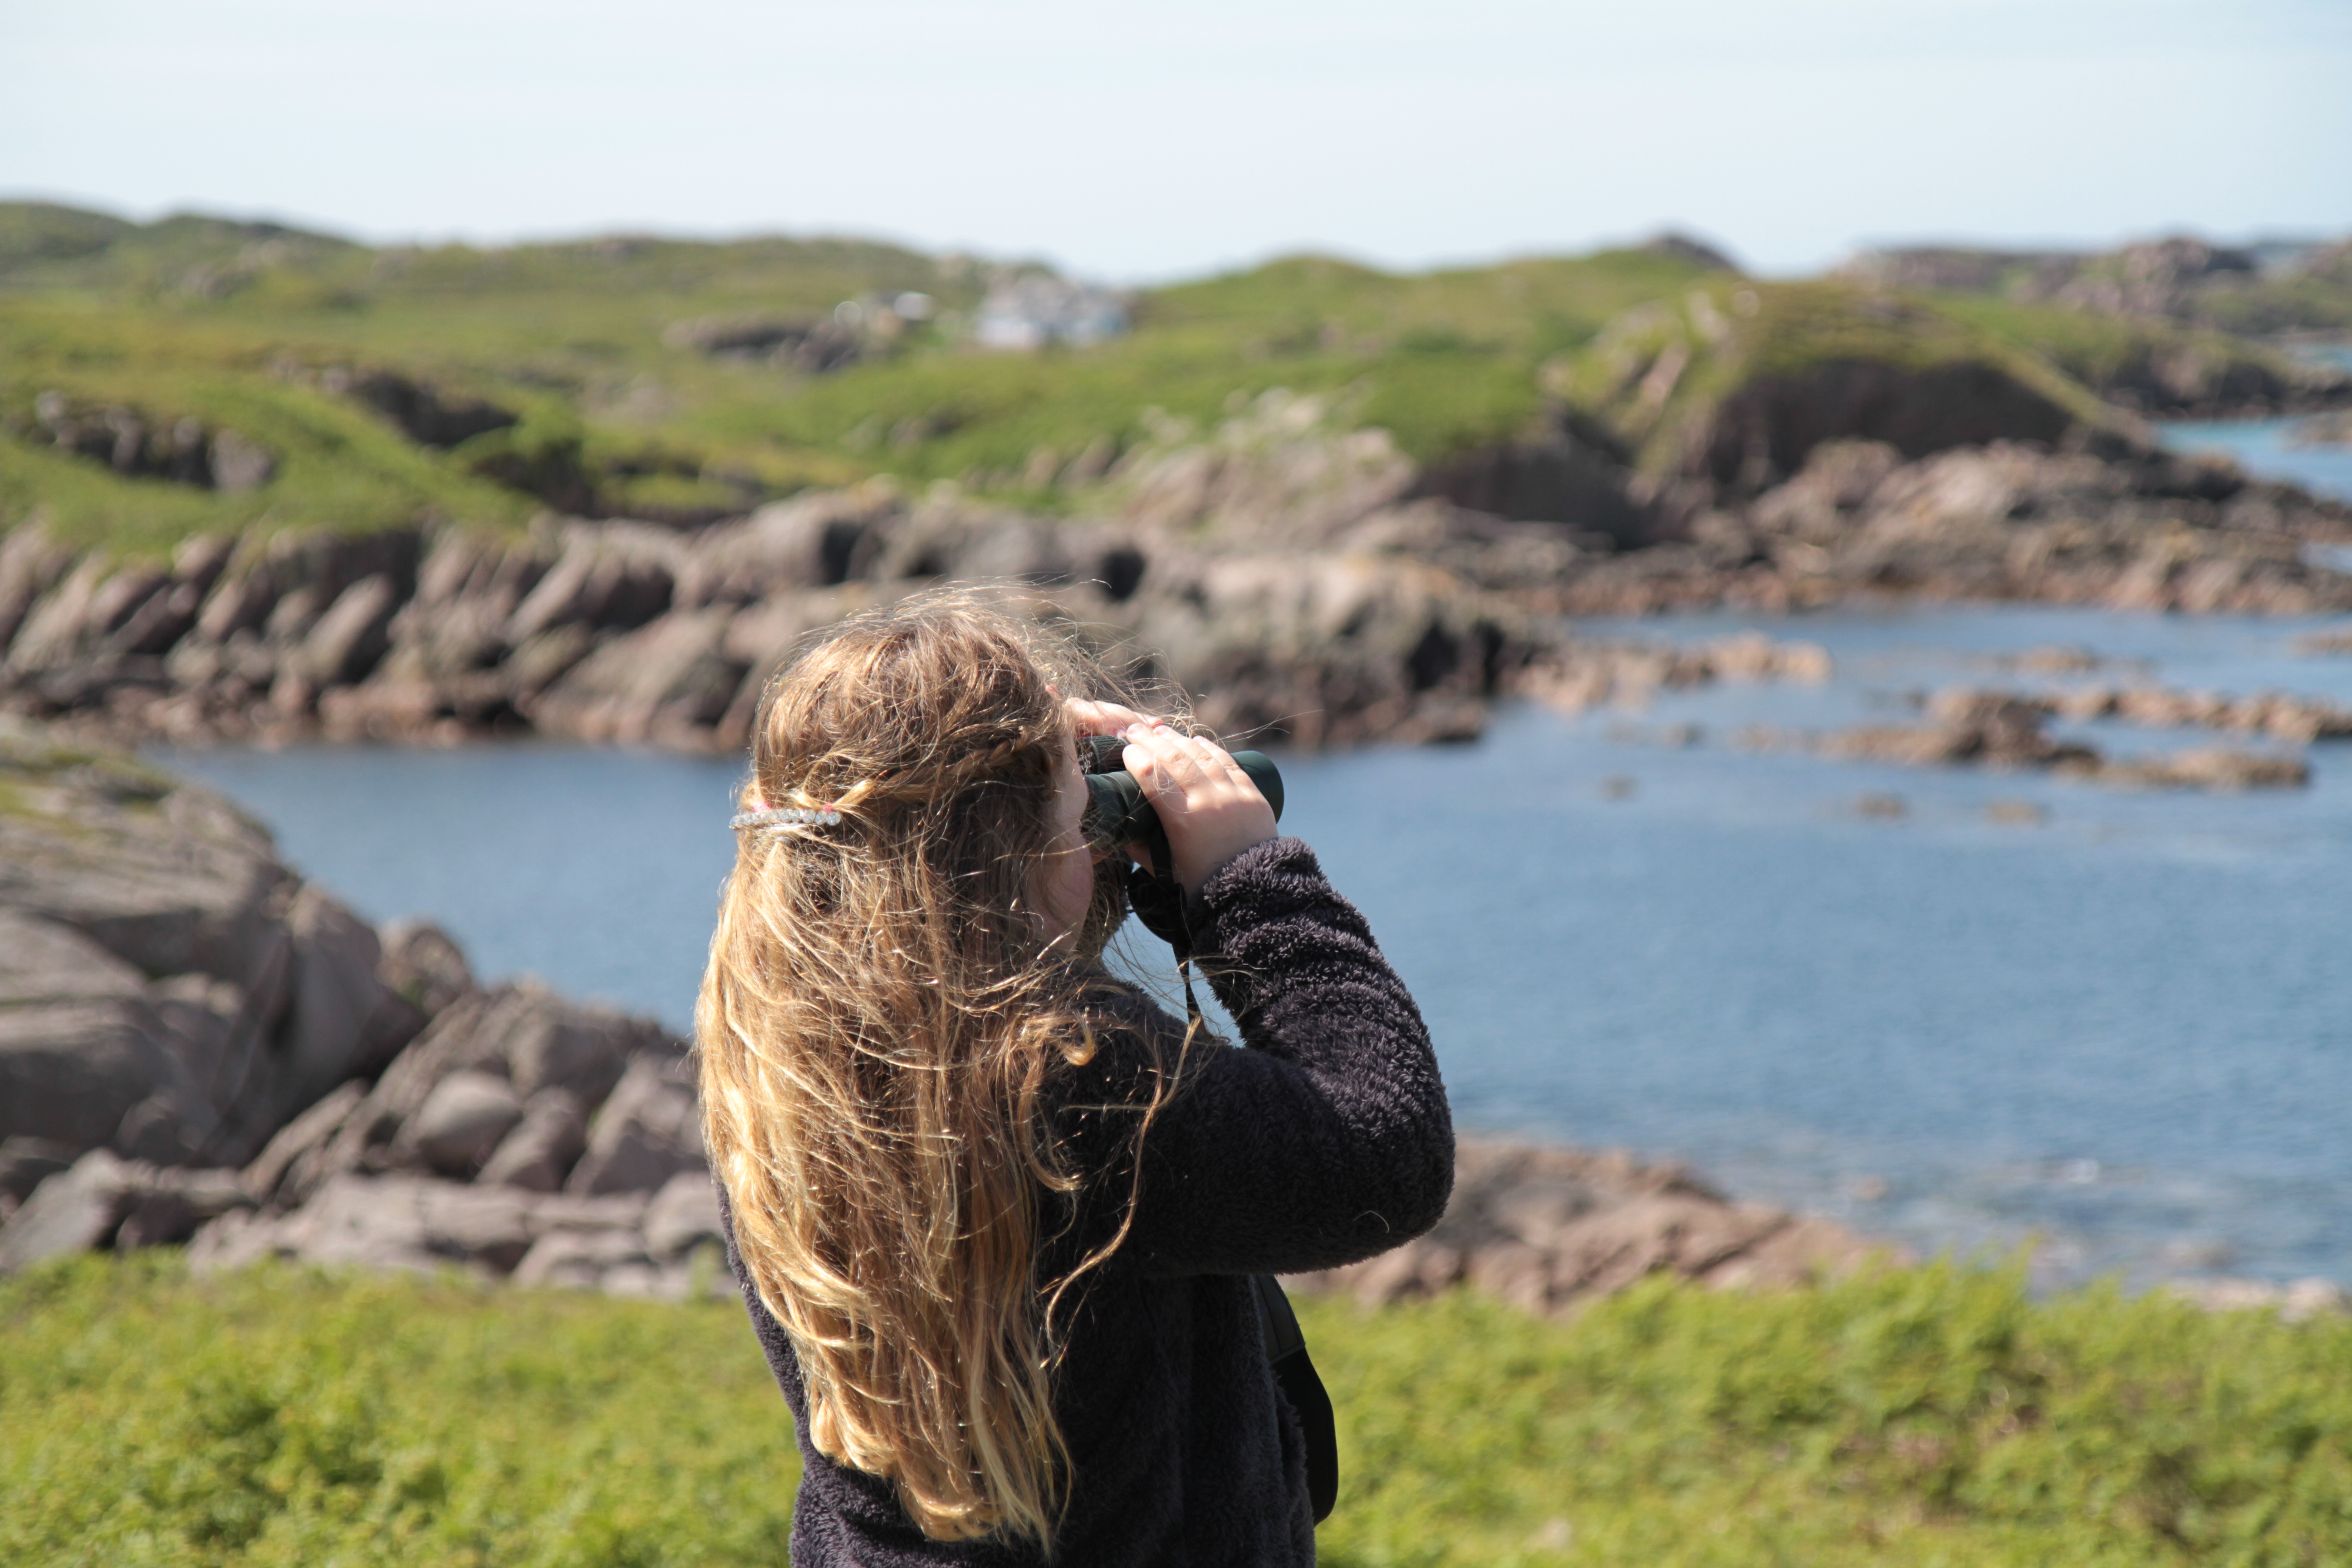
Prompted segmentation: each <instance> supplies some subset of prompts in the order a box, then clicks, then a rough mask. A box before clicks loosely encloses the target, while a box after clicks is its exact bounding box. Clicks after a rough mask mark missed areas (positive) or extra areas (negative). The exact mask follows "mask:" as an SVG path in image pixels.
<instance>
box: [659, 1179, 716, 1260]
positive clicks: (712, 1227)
mask: <svg viewBox="0 0 2352 1568" xmlns="http://www.w3.org/2000/svg"><path fill="white" fill-rule="evenodd" d="M645 1233H646V1251H648V1252H650V1253H652V1254H653V1256H654V1257H656V1258H661V1259H662V1260H664V1261H665V1262H669V1261H675V1260H676V1259H678V1258H684V1257H685V1256H686V1255H687V1254H688V1253H690V1252H692V1251H693V1250H694V1249H695V1248H696V1247H723V1246H724V1245H725V1244H726V1235H725V1232H724V1231H723V1230H722V1229H721V1227H720V1223H719V1188H718V1186H717V1185H716V1184H714V1183H713V1182H712V1181H711V1179H710V1173H709V1172H708V1171H680V1172H679V1173H677V1175H675V1176H672V1177H671V1178H670V1179H669V1180H668V1181H667V1182H664V1183H663V1184H662V1188H661V1191H659V1192H657V1193H656V1194H654V1198H653V1202H651V1203H649V1204H647V1205H646V1222H645Z"/></svg>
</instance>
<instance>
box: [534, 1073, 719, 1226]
mask: <svg viewBox="0 0 2352 1568" xmlns="http://www.w3.org/2000/svg"><path fill="white" fill-rule="evenodd" d="M705 1168H706V1163H705V1161H704V1157H703V1152H702V1119H701V1116H700V1113H699V1112H698V1110H696V1108H695V1103H694V1094H693V1091H692V1090H691V1089H690V1088H689V1087H688V1083H687V1080H686V1077H685V1071H684V1063H683V1062H682V1060H681V1059H680V1058H676V1057H665V1056H657V1055H655V1054H653V1053H650V1052H648V1053H644V1054H641V1055H639V1056H637V1057H635V1058H632V1059H631V1060H630V1062H629V1068H628V1071H627V1072H626V1073H625V1075H624V1076H623V1077H622V1079H621V1081H620V1082H619V1084H617V1085H616V1086H614V1089H613V1093H612V1096H611V1098H609V1099H608V1100H605V1101H604V1106H603V1108H602V1109H600V1110H598V1111H597V1112H596V1118H595V1121H593V1122H592V1123H591V1124H590V1126H589V1130H588V1151H587V1152H586V1153H584V1154H583V1155H582V1156H581V1159H580V1163H579V1164H578V1165H576V1166H574V1167H573V1168H572V1176H571V1179H570V1180H569V1181H567V1182H566V1183H565V1184H564V1188H563V1190H564V1191H565V1192H567V1193H578V1194H597V1193H648V1192H653V1191H656V1189H658V1188H660V1187H661V1186H662V1184H665V1183H666V1182H667V1181H668V1180H669V1179H670V1178H671V1177H672V1176H675V1175H677V1174H678V1173H681V1172H689V1171H701V1170H704V1169H705Z"/></svg>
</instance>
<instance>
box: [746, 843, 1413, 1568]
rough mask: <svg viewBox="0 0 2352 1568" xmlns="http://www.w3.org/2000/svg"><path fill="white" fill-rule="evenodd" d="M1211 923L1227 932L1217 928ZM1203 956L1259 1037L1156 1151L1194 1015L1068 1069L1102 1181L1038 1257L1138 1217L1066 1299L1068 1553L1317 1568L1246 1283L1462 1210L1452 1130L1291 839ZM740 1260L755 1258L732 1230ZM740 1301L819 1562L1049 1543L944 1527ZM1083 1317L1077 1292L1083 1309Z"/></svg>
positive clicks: (1254, 875) (1234, 903) (1174, 1119)
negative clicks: (911, 1505)
mask: <svg viewBox="0 0 2352 1568" xmlns="http://www.w3.org/2000/svg"><path fill="white" fill-rule="evenodd" d="M1203 915H1205V922H1206V927H1207V929H1206V930H1205V931H1203V930H1199V929H1197V928H1198V926H1199V925H1200V924H1201V923H1202V917H1203ZM1193 920H1194V923H1195V926H1196V930H1195V932H1194V936H1195V941H1196V943H1197V945H1198V946H1199V948H1200V950H1201V951H1202V952H1203V953H1204V954H1209V953H1213V954H1216V955H1217V957H1216V958H1215V959H1213V960H1211V959H1204V960H1203V962H1202V973H1204V974H1206V975H1207V976H1208V977H1209V978H1210V980H1211V983H1212V984H1213V985H1214V986H1215V987H1216V992H1217V995H1218V997H1219V999H1220V1000H1222V1001H1223V1003H1224V1005H1225V1006H1226V1008H1227V1009H1228V1010H1229V1011H1230V1012H1231V1013H1232V1014H1233V1016H1234V1022H1235V1023H1237V1024H1238V1025H1239V1026H1240V1027H1241V1035H1242V1040H1243V1043H1244V1046H1245V1047H1247V1048H1246V1049H1240V1050H1236V1049H1234V1048H1232V1047H1227V1046H1225V1045H1223V1044H1221V1043H1218V1042H1215V1041H1213V1040H1212V1041H1205V1042H1197V1043H1195V1044H1194V1045H1193V1046H1192V1049H1191V1050H1190V1051H1189V1052H1187V1053H1183V1056H1184V1059H1183V1061H1182V1064H1181V1087H1180V1088H1179V1089H1178V1090H1177V1092H1176V1093H1175V1094H1174V1095H1173V1097H1172V1098H1171V1099H1170V1100H1168V1102H1167V1103H1166V1105H1165V1106H1164V1108H1163V1109H1162V1110H1160V1114H1159V1115H1158V1116H1157V1118H1156V1119H1155V1120H1154V1121H1152V1123H1151V1125H1150V1131H1149V1132H1148V1133H1147V1134H1146V1135H1145V1136H1144V1138H1143V1140H1142V1143H1141V1151H1142V1152H1141V1162H1142V1170H1141V1173H1140V1181H1139V1183H1135V1182H1132V1181H1131V1178H1132V1177H1133V1176H1134V1174H1135V1168H1134V1165H1133V1163H1132V1159H1133V1155H1134V1148H1135V1144H1134V1140H1133V1131H1134V1127H1135V1122H1136V1120H1137V1118H1136V1117H1135V1116H1134V1114H1133V1113H1132V1112H1131V1111H1129V1110H1117V1109H1110V1108H1118V1107H1130V1106H1133V1105H1134V1104H1136V1103H1137V1102H1138V1101H1139V1100H1140V1099H1141V1098H1143V1096H1144V1095H1145V1094H1146V1093H1147V1092H1148V1087H1147V1086H1148V1085H1149V1084H1150V1081H1151V1075H1152V1070H1153V1063H1154V1062H1155V1061H1157V1062H1163V1063H1166V1064H1170V1065H1173V1064H1175V1063H1176V1062H1177V1059H1178V1056H1179V1052H1180V1047H1181V1040H1182V1037H1183V1032H1184V1029H1183V1025H1182V1024H1181V1022H1180V1021H1178V1020H1177V1019H1174V1018H1171V1017H1170V1016H1168V1015H1167V1014H1166V1013H1164V1012H1162V1011H1161V1010H1160V1009H1159V1008H1158V1007H1156V1006H1154V1005H1151V1004H1150V1002H1149V1001H1148V1000H1145V999H1143V998H1140V997H1131V998H1129V999H1127V1000H1125V1001H1123V1002H1120V1003H1118V1004H1115V1016H1114V1017H1113V1018H1111V1019H1109V1020H1108V1022H1109V1023H1110V1024H1111V1025H1112V1026H1111V1027H1110V1028H1108V1029H1107V1030H1106V1031H1105V1032H1104V1034H1103V1037H1102V1041H1101V1047H1100V1049H1099V1050H1098V1052H1097V1055H1096V1057H1095V1058H1094V1059H1093V1060H1092V1061H1091V1062H1089V1063H1088V1064H1087V1065H1086V1066H1085V1067H1083V1068H1075V1069H1072V1070H1071V1071H1069V1072H1068V1073H1067V1074H1066V1075H1065V1076H1064V1078H1063V1079H1061V1080H1060V1081H1058V1082H1057V1083H1056V1084H1055V1092H1054V1094H1053V1096H1052V1099H1053V1106H1054V1108H1053V1109H1052V1110H1050V1111H1049V1117H1050V1125H1051V1127H1052V1129H1053V1131H1054V1132H1055V1136H1056V1137H1057V1138H1058V1139H1059V1141H1060V1143H1061V1146H1062V1148H1063V1149H1064V1151H1065V1152H1066V1156H1067V1157H1068V1159H1069V1160H1070V1162H1071V1163H1072V1164H1073V1165H1074V1166H1075V1167H1076V1169H1077V1170H1078V1171H1079V1172H1080V1173H1081V1174H1082V1175H1084V1176H1085V1177H1086V1178H1087V1181H1086V1183H1085V1185H1084V1186H1083V1187H1082V1189H1081V1191H1082V1194H1084V1195H1082V1196H1081V1197H1080V1198H1079V1199H1078V1200H1077V1202H1076V1205H1075V1206H1074V1207H1071V1208H1067V1209H1062V1210H1059V1211H1056V1212H1055V1213H1052V1214H1049V1215H1048V1217H1047V1221H1046V1228H1047V1230H1048V1231H1049V1232H1058V1235H1057V1237H1056V1239H1055V1241H1054V1242H1053V1243H1051V1244H1050V1245H1049V1247H1048V1254H1047V1256H1046V1258H1044V1259H1043V1260H1042V1261H1043V1262H1044V1264H1045V1266H1046V1267H1047V1268H1049V1269H1050V1268H1055V1267H1056V1266H1058V1267H1061V1268H1066V1267H1067V1266H1068V1264H1069V1263H1070V1262H1071V1261H1073V1260H1074V1259H1075V1258H1076V1257H1078V1256H1082V1254H1080V1253H1078V1252H1075V1251H1073V1250H1071V1249H1073V1248H1078V1247H1092V1246H1094V1245H1096V1244H1097V1243H1098V1242H1100V1241H1101V1240H1103V1239H1106V1238H1107V1237H1108V1236H1110V1235H1111V1234H1112V1231H1113V1228H1114V1227H1115V1226H1117V1224H1118V1219H1119V1218H1120V1216H1121V1215H1122V1214H1123V1213H1124V1212H1125V1208H1126V1203H1127V1194H1128V1193H1129V1190H1130V1188H1131V1187H1132V1189H1133V1190H1135V1191H1136V1193H1137V1194H1138V1195H1137V1197H1136V1200H1135V1209H1134V1227H1133V1229H1132V1230H1131V1231H1130V1232H1129V1235H1128V1237H1127V1238H1126V1240H1125V1241H1124V1243H1123V1244H1122V1245H1121V1246H1120V1247H1119V1248H1118V1251H1117V1252H1115V1253H1114V1254H1113V1255H1112V1257H1111V1258H1110V1260H1109V1261H1108V1263H1106V1264H1105V1265H1104V1266H1103V1267H1102V1268H1099V1269H1097V1270H1096V1271H1095V1272H1094V1273H1092V1274H1090V1275H1088V1276H1087V1277H1086V1282H1085V1284H1084V1285H1083V1287H1082V1289H1083V1292H1084V1294H1083V1297H1082V1299H1081V1300H1079V1302H1078V1305H1077V1306H1076V1310H1074V1311H1068V1318H1067V1322H1068V1327H1067V1331H1066V1352H1065V1355H1064V1358H1063V1361H1062V1363H1061V1366H1060V1369H1059V1371H1058V1373H1056V1379H1055V1402H1054V1408H1055V1415H1057V1417H1058V1418H1059V1420H1060V1423H1061V1427H1062V1435H1063V1437H1064V1439H1065V1440H1066V1443H1067V1444H1068V1447H1069V1452H1070V1456H1071V1475H1070V1479H1069V1491H1068V1499H1067V1509H1066V1513H1065V1516H1064V1522H1063V1525H1062V1529H1061V1531H1060V1535H1059V1537H1058V1540H1057V1542H1056V1548H1055V1561H1056V1562H1057V1563H1061V1564H1064V1565H1066V1568H1097V1565H1102V1568H1127V1565H1129V1564H1169V1565H1175V1564H1184V1565H1188V1568H1224V1565H1228V1564H1230V1565H1233V1568H1244V1565H1246V1568H1275V1565H1279V1564H1294V1563H1300V1564H1303V1563H1313V1562H1314V1560H1315V1530H1314V1523H1313V1519H1312V1515H1311V1512H1310V1510H1309V1508H1308V1504H1307V1479H1306V1471H1305V1463H1304V1455H1303V1450H1302V1447H1301V1442H1300V1438H1299V1433H1298V1424H1297V1419H1296V1417H1295V1416H1294V1415H1292V1414H1291V1412H1290V1410H1289V1408H1288V1406H1287V1405H1286V1404H1285V1403H1284V1402H1283V1400H1282V1396H1281V1394H1280V1393H1279V1392H1278V1391H1277V1389H1276V1386H1275V1384H1274V1380H1273V1378H1272V1377H1271V1376H1270V1375H1269V1373H1268V1371H1267V1368H1266V1360H1265V1345H1264V1342H1263V1340H1262V1338H1261V1333H1260V1329H1259V1323H1258V1317H1257V1311H1256V1308H1255V1304H1254V1302H1253V1300H1252V1296H1251V1289H1250V1283H1249V1279H1248V1276H1250V1275H1252V1274H1282V1273H1292V1272H1296V1271H1299V1270H1304V1269H1313V1268H1333V1267H1335V1266H1337V1265H1339V1264H1342V1263H1351V1262H1354V1261H1356V1260H1358V1259H1360V1258H1369V1257H1371V1256H1372V1255H1373V1254H1375V1253H1379V1252H1382V1251H1385V1250H1386V1249H1388V1248H1389V1247H1394V1246H1397V1245H1398V1244H1399V1243H1401V1242H1403V1241H1405V1240H1407V1239H1408V1238H1410V1237H1413V1236H1416V1235H1418V1234H1420V1233H1421V1232H1422V1231H1424V1230H1426V1229H1428V1228H1429V1227H1430V1226H1433V1225H1434V1224H1435V1223H1436V1222H1437V1218H1438V1215H1440V1214H1442V1213H1443V1212H1444V1208H1445V1201H1446V1198H1447V1196H1448V1194H1449V1193H1450V1191H1451V1189H1452V1186H1453V1180H1454V1129H1453V1122H1452V1120H1451V1118H1450V1116H1449V1115H1448V1112H1447V1110H1446V1105H1445V1091H1444V1087H1443V1085H1442V1084H1441V1083H1440V1082H1439V1080H1438V1074H1437V1062H1436V1058H1435V1057H1434V1056H1433V1054H1432V1052H1431V1050H1430V1044H1429V1033H1428V1030H1427V1028H1426V1027H1425V1026H1423V1023H1422V1019H1421V1013H1420V1010H1419V1009H1418V1008H1416V1007H1415V1006H1414V1005H1413V1002H1412V997H1411V996H1410V995H1409V994H1406V991H1405V988H1404V985H1403V983H1402V982H1401V981H1400V980H1399V979H1398V978H1397V976H1396V973H1395V972H1394V971H1393V970H1391V968H1390V967H1389V966H1388V963H1387V962H1386V961H1385V960H1383V959H1382V958H1381V953H1380V949H1379V948H1378V947H1377V946H1376V945H1375V944H1374V943H1373V941H1372V936H1371V932H1370V930H1369V929H1367V927H1366V926H1365V924H1364V920H1363V917H1362V916H1361V915H1360V914H1359V913H1357V911H1356V909H1355V906H1353V905H1352V904H1349V902H1348V901H1347V900H1344V899H1342V898H1340V897H1339V895H1338V894H1337V893H1335V892H1333V891H1332V890H1331V886H1330V884H1329V883H1328V882H1327V881H1325V880H1324V879H1323V873H1322V869H1321V868H1320V867H1318V865H1317V864H1316V860H1315V856H1314V853H1313V851H1311V850H1309V849H1308V848H1307V846H1306V845H1305V844H1303V843H1300V842H1299V841H1298V840H1297V839H1295V838H1277V839H1274V840H1272V841H1271V842H1269V843H1265V844H1261V845H1259V846H1257V847H1255V848H1253V849H1250V850H1248V851H1246V852H1244V854H1242V855H1241V856H1240V857H1238V858H1235V859H1234V861H1233V862H1232V864H1230V865H1228V866H1226V867H1224V868H1223V869H1221V870H1219V871H1218V872H1216V873H1215V874H1214V875H1213V876H1212V877H1210V879H1208V882H1207V883H1206V885H1205V886H1204V887H1203V888H1202V889H1201V893H1200V896H1199V898H1198V900H1195V905H1194V910H1193ZM728 1229H729V1240H728V1261H729V1263H730V1265H731V1266H732V1267H733V1268H734V1270H735V1277H736V1279H737V1280H738V1281H739V1282H740V1281H741V1280H742V1279H744V1273H743V1267H742V1260H741V1258H740V1256H739V1255H738V1254H737V1253H736V1250H735V1247H734V1241H733V1226H732V1224H731V1222H730V1225H729V1227H728ZM744 1300H745V1301H746V1303H747V1304H748V1305H749V1307H750V1310H751V1323H752V1327H753V1328H754V1330H756V1331H757V1332H758V1334H759V1338H760V1346H761V1350H763V1351H764V1352H767V1357H768V1363H769V1365H770V1366H772V1368H774V1370H775V1374H776V1381H777V1383H779V1384H781V1385H782V1388H783V1392H784V1398H785V1399H786V1400H787V1401H788V1402H789V1403H790V1404H791V1405H792V1410H793V1424H794V1426H795V1427H796V1428H797V1430H798V1432H799V1436H800V1447H801V1456H802V1459H803V1466H804V1468H803V1476H802V1480H801V1489H800V1495H799V1497H798V1498H797V1500H795V1503H794V1507H793V1535H792V1560H793V1563H795V1564H797V1565H798V1568H820V1565H824V1568H832V1565H835V1564H844V1565H845V1564H851V1563H856V1564H901V1563H905V1564H913V1563H966V1564H985V1565H987V1568H1011V1565H1013V1564H1034V1563H1043V1562H1044V1561H1045V1559H1044V1558H1043V1556H1042V1555H1041V1554H1040V1553H1039V1552H1038V1550H1037V1548H1036V1546H1035V1543H1034V1542H1026V1541H1018V1542H1015V1541H1006V1540H1003V1539H997V1538H992V1539H989V1540H985V1541H978V1542H934V1541H929V1540H926V1539H925V1538H924V1536H923V1534H922V1532H921V1531H919V1530H917V1529H916V1528H915V1525H914V1524H913V1522H912V1521H910V1520H909V1519H908V1516H907V1514H906V1511H905V1510H903V1509H901V1508H900V1507H899V1506H898V1501H897V1500H896V1499H895V1498H894V1497H893V1495H892V1493H891V1489H890V1487H889V1485H888V1483H887V1482H885V1481H883V1480H881V1479H877V1478H876V1477H873V1476H869V1475H866V1474H864V1473H862V1472H860V1471H857V1470H853V1469H850V1468H845V1467H844V1466H841V1465H836V1464H835V1463H834V1462H833V1461H832V1460H830V1459H828V1458H825V1457H824V1455H822V1454H820V1453H818V1452H817V1451H816V1449H815V1448H814V1447H812V1446H811V1444H810V1442H809V1424H808V1399H807V1394H806V1390H805V1388H804V1386H803V1382H802V1379H801V1373H800V1366H799V1363H798V1362H797V1361H796V1360H795V1358H794V1356H793V1347H792V1342H791V1340H790V1338H789V1337H788V1336H787V1335H786V1333H785V1332H784V1330H783V1328H782V1325H780V1324H779V1323H778V1322H777V1321H775V1319H774V1318H773V1317H772V1315H771V1314H770V1313H769V1312H768V1311H767V1310H766V1309H765V1308H764V1307H762V1306H761V1303H760V1300H759V1298H758V1295H757V1293H756V1292H754V1291H752V1290H751V1289H749V1288H748V1287H747V1288H746V1289H745V1290H744ZM1066 1310H1068V1309H1066Z"/></svg>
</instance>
